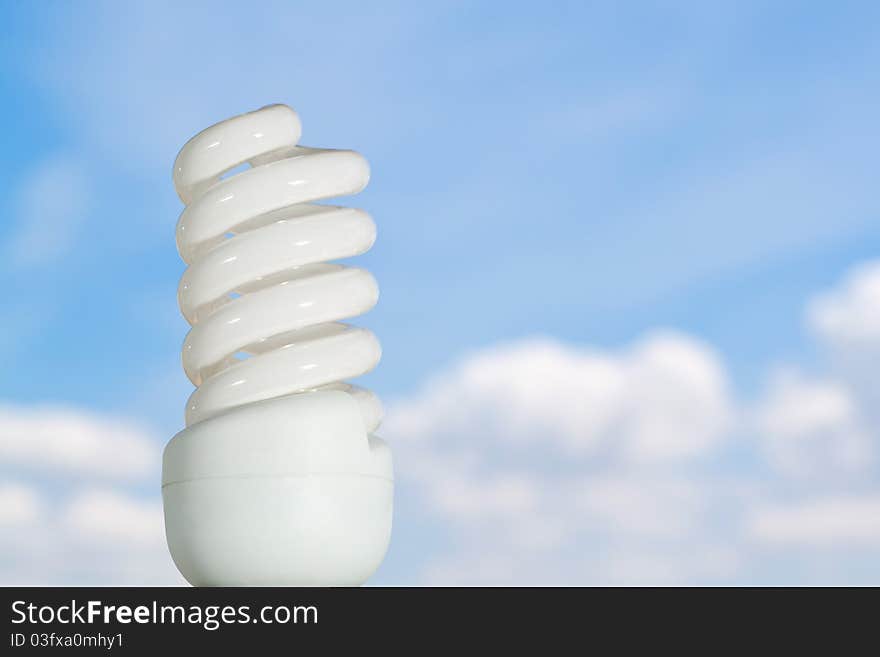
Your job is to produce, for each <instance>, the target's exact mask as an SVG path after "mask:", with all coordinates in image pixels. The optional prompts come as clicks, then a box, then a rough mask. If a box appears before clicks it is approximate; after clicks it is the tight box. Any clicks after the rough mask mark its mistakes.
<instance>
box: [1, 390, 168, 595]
mask: <svg viewBox="0 0 880 657" xmlns="http://www.w3.org/2000/svg"><path fill="white" fill-rule="evenodd" d="M160 453H161V444H160V443H159V442H158V441H157V440H155V439H154V438H153V437H152V436H151V435H150V434H149V433H148V432H146V431H145V430H144V429H142V428H140V427H138V426H137V425H136V424H134V423H132V422H128V421H123V420H119V419H116V418H112V417H106V416H104V415H101V414H98V413H95V412H91V411H85V410H82V409H72V408H59V407H55V406H33V407H19V406H10V405H5V406H0V473H2V474H5V475H6V476H9V474H10V473H11V472H13V471H14V473H15V478H16V481H9V480H7V481H2V480H0V528H2V529H3V530H4V531H0V584H3V585H10V584H22V585H28V584H34V585H36V584H56V585H57V584H93V585H94V584H103V585H107V584H176V583H181V581H182V580H181V579H180V577H179V576H178V575H177V574H176V571H175V569H174V566H173V564H172V562H171V558H170V556H169V555H168V550H167V548H166V547H165V538H164V537H165V533H164V527H163V517H162V505H161V501H160V498H159V481H160V478H159V455H160ZM59 474H60V475H62V476H59ZM150 479H152V480H153V483H154V485H153V486H152V490H153V493H152V494H148V495H146V496H145V495H144V494H143V492H139V491H138V490H137V489H138V488H140V487H141V485H142V484H143V483H144V482H147V481H149V480H150Z"/></svg>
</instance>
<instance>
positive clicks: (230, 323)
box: [174, 105, 382, 432]
mask: <svg viewBox="0 0 880 657" xmlns="http://www.w3.org/2000/svg"><path fill="white" fill-rule="evenodd" d="M300 131H301V126H300V121H299V117H298V116H297V114H296V112H294V111H293V110H292V109H290V108H289V107H286V106H284V105H272V106H269V107H264V108H262V109H259V110H257V111H255V112H251V113H248V114H243V115H241V116H237V117H234V118H232V119H229V120H227V121H223V122H221V123H218V124H216V125H214V126H212V127H210V128H207V129H206V130H204V131H202V132H200V133H199V134H198V135H196V136H195V137H193V138H192V139H190V140H189V141H188V142H187V143H186V145H185V146H184V147H183V148H182V149H181V151H180V153H179V154H178V156H177V159H176V161H175V163H174V185H175V188H176V189H177V193H178V195H179V196H180V198H181V200H182V201H183V202H184V203H185V204H186V208H185V209H184V210H183V213H182V214H181V216H180V220H179V222H178V224H177V246H178V250H179V251H180V255H181V257H182V258H183V260H184V261H185V262H186V263H187V265H188V268H187V269H186V271H185V272H184V274H183V277H182V279H181V281H180V287H179V290H178V300H179V303H180V310H181V312H182V313H183V315H184V317H185V318H186V320H187V321H188V322H189V323H190V325H191V326H192V328H191V330H190V331H189V333H188V334H187V336H186V339H185V341H184V344H183V354H182V359H183V368H184V370H185V371H186V375H187V377H189V379H190V381H192V383H193V384H194V385H195V386H197V388H196V390H195V391H194V392H193V394H192V396H191V397H190V398H189V401H188V402H187V407H186V424H187V426H189V425H192V424H195V423H197V422H199V421H201V420H204V419H207V418H210V417H213V416H215V415H218V414H220V413H223V412H227V411H228V412H234V409H235V408H236V407H240V406H242V405H245V404H250V403H252V402H256V401H260V400H265V399H272V398H275V397H280V396H284V395H291V394H297V393H306V392H310V391H315V390H328V389H336V390H344V391H346V392H348V393H350V394H351V395H352V396H353V397H354V398H355V399H356V400H357V401H358V402H359V404H360V408H361V412H362V415H363V418H364V424H365V428H366V430H367V432H372V431H374V430H375V429H376V427H377V426H378V425H379V422H380V421H381V417H382V408H381V404H380V402H379V401H378V399H377V398H376V397H375V395H373V393H371V392H369V391H367V390H364V389H362V388H359V387H357V386H353V385H350V384H347V383H345V381H346V380H347V379H350V378H352V377H356V376H358V375H361V374H364V373H365V372H368V371H369V370H371V369H372V368H373V367H375V365H376V364H377V363H378V361H379V358H380V355H381V349H380V347H379V343H378V341H377V339H376V337H375V336H374V335H373V333H372V332H370V331H368V330H366V329H363V328H357V327H354V326H350V325H348V324H344V323H341V322H340V320H343V319H346V318H349V317H353V316H356V315H360V314H362V313H364V312H366V311H368V310H369V309H370V308H372V307H373V306H374V305H375V304H376V301H377V299H378V288H377V285H376V281H375V279H374V278H373V276H372V275H371V274H370V273H369V272H367V271H365V270H363V269H360V268H356V267H348V266H343V265H340V264H331V263H329V262H328V261H333V260H338V259H341V258H347V257H350V256H354V255H357V254H360V253H363V252H365V251H367V250H368V249H369V248H370V247H371V246H372V244H373V241H374V240H375V236H376V228H375V225H374V223H373V221H372V219H371V218H370V216H369V215H368V214H367V213H366V212H364V211H363V210H357V209H353V208H346V207H338V206H333V205H323V204H317V203H315V201H320V200H323V199H330V198H334V197H338V196H345V195H349V194H356V193H358V192H359V191H361V190H362V189H363V188H364V187H365V186H366V184H367V182H368V180H369V177H370V171H369V165H368V164H367V162H366V160H365V159H364V158H363V157H362V156H361V155H359V154H357V153H355V152H353V151H346V150H326V149H316V148H307V147H303V146H297V142H298V141H299V138H300ZM242 165H249V167H247V166H246V167H244V168H243V167H242Z"/></svg>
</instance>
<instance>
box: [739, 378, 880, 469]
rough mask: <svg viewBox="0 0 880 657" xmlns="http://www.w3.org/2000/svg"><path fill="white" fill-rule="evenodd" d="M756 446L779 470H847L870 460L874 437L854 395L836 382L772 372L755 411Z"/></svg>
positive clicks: (865, 465)
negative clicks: (765, 390)
mask: <svg viewBox="0 0 880 657" xmlns="http://www.w3.org/2000/svg"><path fill="white" fill-rule="evenodd" d="M756 425H757V426H756V428H757V430H758V434H759V436H760V440H761V446H762V448H763V449H764V451H765V453H766V454H767V458H768V460H769V461H770V463H771V464H772V465H774V466H775V467H777V468H778V469H779V470H780V471H781V472H783V473H785V474H789V475H795V476H801V477H807V476H809V477H823V476H828V475H835V474H844V475H851V474H853V473H855V472H858V471H863V470H866V469H868V468H869V467H870V465H871V464H872V460H873V451H874V444H873V443H874V441H873V439H872V436H871V434H870V432H869V431H868V429H867V426H866V423H865V422H864V420H863V419H862V418H861V416H860V411H859V408H858V405H857V403H856V400H855V398H854V397H853V396H852V395H851V393H850V391H849V390H848V388H847V387H846V386H844V385H842V384H841V383H840V382H837V381H829V380H825V381H813V380H809V379H806V378H805V377H804V376H803V375H800V374H797V373H795V372H783V373H780V374H778V375H777V376H776V377H775V378H774V379H773V380H772V382H771V385H770V387H769V389H768V391H767V393H766V396H765V398H764V399H763V400H762V402H761V404H760V407H759V408H758V410H757V421H756Z"/></svg>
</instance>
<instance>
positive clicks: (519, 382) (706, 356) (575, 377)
mask: <svg viewBox="0 0 880 657" xmlns="http://www.w3.org/2000/svg"><path fill="white" fill-rule="evenodd" d="M878 271H880V270H878ZM874 277H875V268H873V267H863V268H861V269H858V270H857V273H856V274H855V275H853V276H851V277H849V278H848V279H847V280H846V281H845V282H844V283H843V285H842V286H840V288H838V289H835V290H832V291H830V292H828V293H827V294H825V295H823V297H821V299H820V300H819V301H816V302H813V303H812V304H810V309H811V311H810V327H811V328H813V329H815V330H817V332H818V333H819V334H820V336H821V337H822V343H821V344H822V346H827V347H831V348H832V349H834V348H836V347H840V346H841V345H844V346H846V347H847V348H857V350H862V351H859V353H860V354H861V357H862V358H864V355H865V353H866V352H864V348H865V345H866V344H873V343H872V342H871V341H872V340H873V339H874V337H873V336H874V330H873V328H870V327H871V326H872V324H871V323H872V322H873V318H874V314H873V313H874V311H875V308H874V304H875V301H874V296H873V294H874V292H873V291H874V283H873V280H874ZM852 323H857V324H858V328H853V327H852V326H851V324H852ZM873 362H874V364H875V365H876V362H877V361H873ZM849 371H850V370H847V372H849ZM864 371H865V372H867V374H868V376H869V378H868V379H863V380H859V379H856V378H854V377H851V376H846V372H841V371H839V370H836V369H834V368H832V369H831V370H829V371H827V372H824V373H822V374H821V375H812V374H805V373H802V372H800V371H798V370H796V369H792V368H781V369H777V370H776V371H774V372H772V373H771V376H770V378H769V379H768V381H767V385H766V388H765V390H764V391H763V393H762V395H761V396H760V398H759V399H758V400H757V401H756V402H754V403H746V402H745V401H742V400H737V399H735V398H734V397H733V395H732V393H731V392H730V390H729V387H730V386H729V384H728V381H727V378H728V377H727V374H726V370H725V366H724V364H723V363H722V362H721V361H720V359H719V358H718V357H717V356H716V355H715V353H714V351H713V350H712V349H711V347H709V346H708V345H706V344H704V343H702V342H700V341H699V340H696V339H694V338H691V337H688V336H685V335H681V334H676V333H670V332H654V333H650V334H648V335H647V336H646V337H644V338H643V339H641V340H639V341H637V342H636V343H635V344H634V345H633V346H631V347H630V348H628V349H624V350H621V351H616V352H615V351H607V350H599V349H594V348H585V347H581V346H574V345H566V344H563V343H560V342H558V341H554V340H552V339H534V340H524V341H520V342H515V343H511V344H502V345H496V346H493V347H491V348H488V349H485V350H483V351H480V352H476V353H473V354H471V355H470V356H468V357H466V358H465V359H463V360H462V361H461V362H459V363H458V364H456V365H455V366H453V367H451V368H450V369H448V370H447V371H445V372H441V373H440V374H438V375H437V376H436V377H434V379H433V380H431V381H430V382H428V383H427V384H426V385H425V386H423V387H422V389H421V390H420V391H418V392H417V393H416V394H414V395H412V396H410V397H408V398H405V399H401V400H398V401H396V402H392V403H391V404H389V412H388V417H387V421H386V423H385V425H384V428H383V433H384V434H385V435H386V436H387V437H388V438H389V439H390V440H391V442H392V444H393V446H394V449H395V457H396V459H397V461H396V462H397V472H398V480H399V482H400V485H401V487H402V493H401V494H406V495H407V496H408V497H409V496H416V497H417V499H418V500H419V504H420V506H421V507H422V508H424V509H426V510H428V511H430V512H431V513H433V514H435V516H436V517H437V518H438V519H439V521H440V523H441V525H442V526H443V527H445V528H446V530H447V538H448V540H449V546H448V547H446V548H444V549H443V550H439V551H438V553H437V554H435V555H432V556H430V557H429V558H428V560H427V561H426V564H425V568H424V570H423V573H422V576H423V579H424V581H426V582H431V583H442V584H452V583H466V584H467V583H470V584H476V583H482V584H510V583H517V584H550V583H556V584H573V583H579V584H580V583H602V584H621V583H623V584H627V583H639V584H646V583H656V584H674V583H712V582H714V583H729V582H736V581H749V582H752V583H761V582H771V583H776V582H779V581H804V578H812V579H810V581H814V580H815V577H818V576H819V575H817V573H821V577H820V580H819V581H823V582H827V583H834V582H836V581H841V578H846V577H847V576H848V575H847V573H848V572H850V570H851V568H850V566H849V565H848V562H847V557H846V556H845V555H848V554H850V553H851V551H852V549H858V548H860V547H863V546H866V545H868V546H873V545H877V544H880V501H878V500H880V486H878V485H877V483H876V479H875V474H876V467H875V466H876V458H875V456H876V451H877V447H878V445H880V435H878V431H877V428H876V426H877V425H876V424H874V423H872V422H871V419H870V409H869V408H868V406H866V403H865V399H866V397H865V395H864V394H861V393H863V392H864V391H865V386H868V387H872V386H873V388H874V389H877V388H880V384H878V379H877V376H878V375H877V370H876V367H872V368H871V367H869V368H864ZM860 386H861V387H860ZM740 419H742V420H745V421H739V420H740ZM780 548H781V549H783V550H785V551H797V552H798V554H800V555H801V556H802V557H803V560H802V561H799V562H798V563H797V564H795V563H794V562H787V563H786V564H785V565H783V566H780V565H779V562H778V554H779V549H780ZM786 553H787V552H786ZM804 555H805V556H804ZM774 559H777V560H776V561H774ZM798 568H804V569H806V570H800V571H799V570H798ZM786 569H789V570H786ZM870 572H875V573H876V574H877V576H878V577H880V570H877V569H876V568H875V569H874V570H872V571H870ZM821 578H824V579H821Z"/></svg>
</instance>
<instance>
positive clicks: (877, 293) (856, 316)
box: [808, 261, 880, 352]
mask: <svg viewBox="0 0 880 657" xmlns="http://www.w3.org/2000/svg"><path fill="white" fill-rule="evenodd" d="M808 318H809V324H810V327H811V328H812V329H813V330H814V331H815V332H816V334H817V335H818V336H819V337H820V338H821V339H822V340H823V341H824V342H825V343H826V344H828V345H830V346H831V347H832V348H834V349H839V350H842V351H846V352H851V351H854V350H863V349H870V350H872V351H873V350H875V349H876V350H880V261H875V262H869V263H865V264H863V265H860V266H858V267H855V268H853V270H852V271H851V272H850V273H849V274H848V275H847V277H846V279H845V280H844V281H843V283H842V285H839V286H838V287H836V288H835V289H833V290H830V291H828V292H825V293H823V294H821V295H819V296H818V297H816V299H814V300H813V301H812V302H811V303H810V304H809V308H808Z"/></svg>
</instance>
